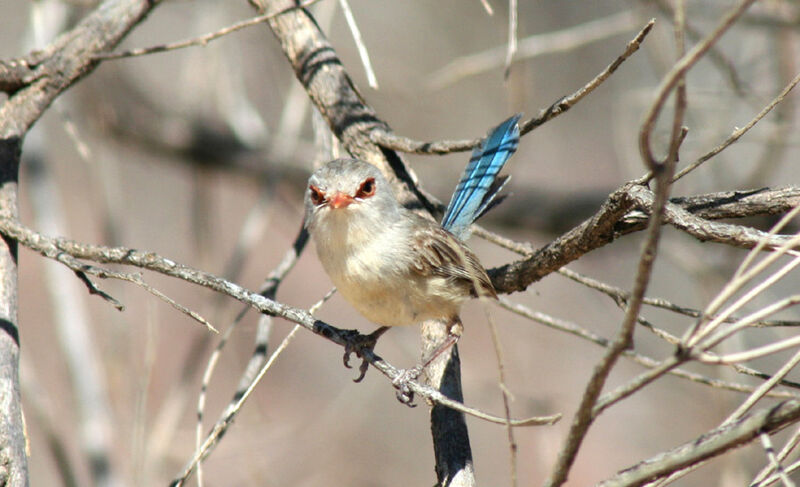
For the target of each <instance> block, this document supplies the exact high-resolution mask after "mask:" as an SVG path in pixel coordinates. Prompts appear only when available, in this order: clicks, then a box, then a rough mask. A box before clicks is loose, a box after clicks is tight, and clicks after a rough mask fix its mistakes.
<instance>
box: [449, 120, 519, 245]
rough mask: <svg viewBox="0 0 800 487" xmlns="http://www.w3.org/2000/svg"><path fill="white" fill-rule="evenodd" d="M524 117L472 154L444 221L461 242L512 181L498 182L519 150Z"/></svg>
mask: <svg viewBox="0 0 800 487" xmlns="http://www.w3.org/2000/svg"><path fill="white" fill-rule="evenodd" d="M521 116H522V115H521V114H517V115H514V116H513V117H511V118H509V119H508V120H506V121H505V122H503V123H501V124H500V125H498V126H497V128H495V129H494V130H492V132H491V133H490V134H489V135H488V136H487V137H486V138H485V139H484V140H483V142H481V145H480V146H478V147H476V148H475V150H474V151H473V152H472V158H470V160H469V164H467V167H466V169H464V174H462V175H461V180H460V181H459V182H458V186H456V190H455V191H454V192H453V197H452V198H451V199H450V204H449V205H447V211H445V212H444V218H442V228H444V229H445V230H447V231H449V232H450V233H452V234H453V235H455V236H456V237H458V238H459V239H461V240H466V239H467V238H468V237H469V234H470V231H469V227H470V225H472V223H473V222H474V221H475V220H477V219H478V217H479V216H481V215H482V214H483V213H485V212H486V210H488V209H489V208H490V206H492V201H493V200H494V198H495V196H497V193H498V192H500V190H501V189H502V188H503V185H504V184H505V182H506V180H507V179H508V178H499V179H498V178H497V173H499V172H500V170H501V169H503V166H504V165H505V163H506V161H507V160H508V158H509V157H511V155H512V154H513V153H514V151H516V150H517V144H518V143H519V126H518V125H517V122H518V121H519V119H520V117H521Z"/></svg>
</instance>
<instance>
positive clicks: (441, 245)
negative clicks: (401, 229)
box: [414, 221, 497, 298]
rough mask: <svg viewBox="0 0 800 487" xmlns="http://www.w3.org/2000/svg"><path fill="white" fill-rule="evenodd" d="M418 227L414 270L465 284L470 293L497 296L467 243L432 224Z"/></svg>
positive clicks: (415, 236) (415, 235) (457, 284)
mask: <svg viewBox="0 0 800 487" xmlns="http://www.w3.org/2000/svg"><path fill="white" fill-rule="evenodd" d="M426 223H429V222H427V221H426ZM418 228H419V230H417V232H416V233H415V234H414V242H415V247H416V250H417V254H416V255H417V256H416V258H415V259H414V268H415V270H417V271H418V272H419V273H420V274H422V275H424V276H429V275H437V276H442V277H445V278H448V279H452V280H453V284H454V285H456V286H463V287H465V288H466V289H468V290H469V293H470V294H471V295H472V296H489V297H492V298H497V293H496V292H495V290H494V287H493V286H492V282H491V281H490V280H489V276H488V275H487V274H486V270H484V268H483V266H482V265H481V263H480V261H479V260H478V258H477V257H476V256H475V254H474V253H472V251H471V250H470V249H468V248H467V247H466V245H464V244H463V243H462V242H461V241H460V240H458V239H457V238H455V237H454V236H453V235H452V234H451V233H449V232H447V231H446V230H444V229H442V228H440V227H438V226H435V225H433V224H423V225H419V226H418Z"/></svg>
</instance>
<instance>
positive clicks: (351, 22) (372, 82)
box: [339, 0, 378, 90]
mask: <svg viewBox="0 0 800 487" xmlns="http://www.w3.org/2000/svg"><path fill="white" fill-rule="evenodd" d="M339 5H340V6H341V7H342V12H344V18H345V20H347V27H349V28H350V33H351V34H352V35H353V41H355V43H356V49H358V57H360V58H361V64H363V65H364V71H365V72H366V73H367V83H369V87H370V88H372V89H373V90H377V89H378V78H377V77H376V76H375V71H373V69H372V63H371V62H370V60H369V52H367V46H366V45H364V39H362V38H361V31H360V30H358V24H357V23H356V18H355V17H354V16H353V11H352V10H350V4H349V3H348V2H347V0H339Z"/></svg>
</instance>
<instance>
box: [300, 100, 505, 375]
mask: <svg viewBox="0 0 800 487" xmlns="http://www.w3.org/2000/svg"><path fill="white" fill-rule="evenodd" d="M519 118H520V115H515V116H513V117H511V118H509V119H508V120H506V121H505V122H503V123H502V124H500V125H499V126H498V127H497V128H495V129H494V130H493V131H492V132H491V133H490V134H489V135H488V136H487V137H486V139H484V141H483V142H482V143H481V145H480V146H479V147H477V148H476V149H475V151H474V152H473V154H472V158H471V159H470V162H469V164H468V165H467V167H466V169H465V171H464V174H463V175H462V177H461V180H460V181H459V183H458V186H457V187H456V189H455V192H454V193H453V196H452V199H451V200H450V204H449V205H448V207H447V210H446V211H445V214H444V218H443V219H442V223H441V225H438V224H436V223H435V222H433V221H430V220H428V219H426V218H423V217H421V216H419V215H417V214H415V213H413V212H411V211H409V210H407V209H406V208H404V207H403V206H401V205H400V203H398V201H397V199H396V198H395V196H394V194H393V192H392V188H391V186H390V185H389V183H388V181H387V180H386V179H385V178H384V177H383V175H382V174H381V172H380V171H379V170H378V169H377V168H376V167H375V166H372V165H371V164H368V163H366V162H363V161H360V160H357V159H336V160H334V161H331V162H329V163H327V164H325V165H324V166H322V167H320V168H319V169H318V170H316V171H315V172H314V174H312V175H311V178H310V179H309V180H308V190H307V191H306V194H305V212H306V213H305V225H306V227H307V228H308V231H309V233H310V234H311V236H312V237H313V239H314V242H315V243H316V248H317V254H318V255H319V260H320V262H321V263H322V266H323V267H324V269H325V272H327V274H328V276H330V278H331V280H332V281H333V283H334V285H335V286H336V288H337V289H338V291H339V293H341V295H342V296H344V298H345V299H346V300H347V301H348V302H349V303H350V304H351V305H352V306H353V307H354V308H355V309H356V310H358V312H359V313H361V314H362V315H363V316H364V317H365V318H367V319H368V320H370V321H372V322H373V323H376V324H378V325H381V328H379V329H378V331H376V332H375V333H373V334H372V336H374V337H375V338H377V336H380V334H382V333H383V332H384V331H386V329H387V328H386V327H389V326H404V325H411V324H414V323H419V322H422V321H424V320H429V319H438V320H442V321H444V322H446V323H448V326H449V330H450V334H449V341H448V342H446V343H443V344H441V345H440V347H439V348H437V350H436V351H434V354H432V356H431V357H428V359H427V361H426V362H424V363H425V364H427V363H428V362H430V360H432V359H433V357H435V355H438V354H439V353H440V352H441V351H442V350H443V349H446V347H447V346H450V345H451V344H452V343H454V342H455V340H457V338H458V336H459V335H460V331H461V320H460V318H459V310H460V308H461V304H462V303H463V302H464V301H465V300H466V299H467V298H469V297H484V296H485V297H492V298H496V297H497V296H496V294H495V290H494V288H493V287H492V284H491V281H490V280H489V276H487V274H486V271H485V270H484V268H483V266H482V265H481V263H480V262H479V261H478V258H477V257H476V256H475V254H473V253H472V251H471V250H470V249H469V248H467V246H466V245H465V244H464V242H463V241H464V240H465V239H466V238H467V237H468V236H469V233H470V230H469V229H470V225H472V223H473V222H474V221H475V220H476V219H477V218H478V217H480V216H481V215H482V214H483V213H484V212H486V210H488V209H489V208H490V207H491V206H493V205H492V203H493V201H495V196H496V195H497V193H498V192H499V191H500V189H501V188H502V186H503V185H504V184H505V181H506V179H507V177H506V178H498V177H497V174H498V173H499V172H500V170H501V169H502V168H503V165H504V164H505V163H506V161H507V160H508V158H509V157H511V155H512V154H513V153H514V151H515V150H516V148H517V144H518V142H519V127H518V125H517V122H518V121H519ZM365 370H366V369H365V368H362V377H363V372H365ZM359 380H360V378H359Z"/></svg>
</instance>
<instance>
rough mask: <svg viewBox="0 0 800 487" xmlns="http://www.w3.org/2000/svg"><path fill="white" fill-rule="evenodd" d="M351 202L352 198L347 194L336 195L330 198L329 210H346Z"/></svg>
mask: <svg viewBox="0 0 800 487" xmlns="http://www.w3.org/2000/svg"><path fill="white" fill-rule="evenodd" d="M353 201H354V200H353V197H352V196H350V195H349V194H344V193H336V194H334V195H333V196H331V197H330V199H329V200H328V204H329V205H330V206H331V208H333V209H334V210H337V209H339V208H347V207H348V206H349V205H350V203H352V202H353Z"/></svg>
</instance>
